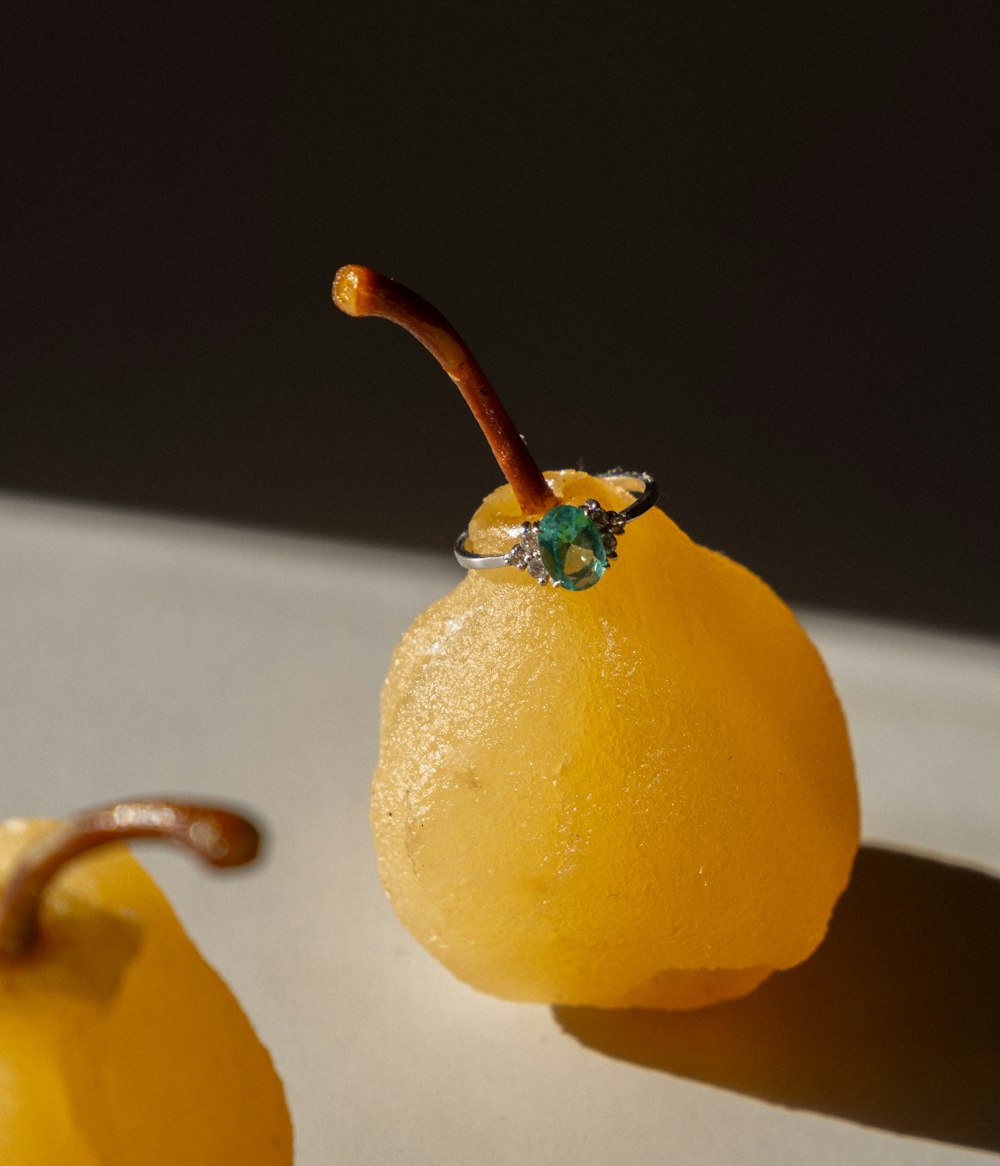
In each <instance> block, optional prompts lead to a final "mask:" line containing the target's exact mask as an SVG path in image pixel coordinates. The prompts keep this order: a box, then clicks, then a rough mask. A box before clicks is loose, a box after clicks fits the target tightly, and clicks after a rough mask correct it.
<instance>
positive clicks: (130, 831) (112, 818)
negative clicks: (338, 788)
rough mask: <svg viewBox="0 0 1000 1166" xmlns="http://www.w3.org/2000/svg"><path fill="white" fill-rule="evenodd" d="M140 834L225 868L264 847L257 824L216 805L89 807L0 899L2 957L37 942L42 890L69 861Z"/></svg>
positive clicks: (40, 849)
mask: <svg viewBox="0 0 1000 1166" xmlns="http://www.w3.org/2000/svg"><path fill="white" fill-rule="evenodd" d="M140 838H150V839H157V840H159V841H165V842H172V843H174V844H175V845H178V846H183V847H184V848H185V849H186V850H189V851H190V852H191V853H192V854H194V855H196V856H197V857H198V858H200V859H201V860H202V861H203V862H206V863H207V864H208V865H209V866H213V867H220V868H221V867H231V866H243V865H245V864H246V863H248V862H252V861H253V860H254V859H255V858H256V857H257V854H258V852H259V850H260V831H259V830H258V829H257V827H256V826H255V825H254V824H253V823H252V822H251V821H250V820H249V819H247V818H244V817H243V816H242V815H241V814H237V813H234V812H232V811H231V810H223V809H220V808H219V807H217V806H200V805H185V804H182V803H178V802H168V801H160V800H150V801H137V802H117V803H115V804H114V805H110V806H100V807H98V808H97V809H93V810H87V811H85V812H84V813H82V814H80V815H78V816H77V817H76V818H74V819H73V820H72V821H70V822H67V823H66V825H65V826H63V827H62V828H61V829H58V830H56V831H55V832H54V833H52V834H50V835H49V836H48V837H46V838H44V839H42V841H41V842H39V843H38V844H37V845H36V846H33V847H31V848H30V849H29V850H28V852H27V853H26V854H24V855H23V856H22V858H21V861H20V862H19V863H18V865H17V867H16V868H15V870H14V872H13V874H12V875H11V877H10V879H9V881H8V883H7V886H6V888H5V890H4V894H3V898H2V899H0V959H16V958H17V957H19V956H23V955H26V954H28V953H29V952H30V951H31V950H32V949H33V948H34V947H35V945H36V944H37V942H38V912H39V908H40V905H41V900H42V895H43V893H44V891H45V889H46V887H47V886H48V885H49V883H50V882H51V881H52V879H53V878H55V876H56V875H57V874H58V873H59V872H60V871H61V870H62V868H63V867H64V866H65V865H66V864H67V863H69V862H72V860H73V859H75V858H77V857H78V856H79V855H81V854H85V853H86V852H87V851H88V850H94V849H96V848H97V847H99V846H106V845H107V844H108V843H110V842H127V841H130V840H133V839H140Z"/></svg>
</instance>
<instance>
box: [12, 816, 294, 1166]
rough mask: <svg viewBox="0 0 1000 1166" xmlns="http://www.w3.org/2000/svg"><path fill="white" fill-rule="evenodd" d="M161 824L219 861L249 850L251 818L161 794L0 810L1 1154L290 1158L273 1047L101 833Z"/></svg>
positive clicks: (67, 1161)
mask: <svg viewBox="0 0 1000 1166" xmlns="http://www.w3.org/2000/svg"><path fill="white" fill-rule="evenodd" d="M116 817H117V825H116ZM81 821H84V822H85V826H84V827H83V828H82V829H81V827H80V822H81ZM143 827H145V832H143ZM168 830H169V831H170V832H172V836H173V837H174V838H175V839H176V840H179V841H182V842H184V843H185V844H186V845H189V846H192V847H193V848H194V849H198V850H200V852H201V854H202V857H204V858H206V859H208V860H209V861H211V862H213V864H215V865H236V864H239V863H242V862H245V861H248V860H249V858H251V857H252V855H253V853H255V852H256V831H255V830H254V829H253V827H252V826H251V825H250V823H249V822H246V821H245V819H242V818H239V817H238V816H236V815H231V814H229V813H227V812H222V811H214V810H202V809H200V808H194V807H180V806H176V805H173V804H171V803H165V802H156V803H154V804H148V803H147V804H141V805H139V806H136V805H135V804H130V803H124V804H119V805H118V806H115V807H108V808H107V809H106V810H102V811H99V812H95V813H93V814H89V815H86V816H85V818H84V819H81V820H78V821H77V822H76V823H72V824H69V825H68V824H67V823H59V822H50V821H41V820H31V821H28V820H23V819H13V820H9V821H7V822H4V823H2V824H0V886H3V887H4V888H5V889H6V893H5V897H4V900H3V905H2V907H0V1076H2V1078H3V1089H2V1090H0V1161H2V1162H3V1163H4V1166H53V1164H55V1163H58V1164H59V1166H124V1164H126V1163H129V1164H132V1163H134V1164H135V1166H160V1164H162V1166H177V1164H178V1163H184V1166H200V1164H204V1166H209V1163H219V1162H240V1163H246V1164H247V1166H251V1164H253V1166H283V1164H289V1163H291V1161H292V1132H291V1123H290V1121H289V1117H288V1108H287V1105H286V1103H285V1097H284V1092H283V1089H282V1086H281V1082H280V1080H279V1078H278V1076H277V1074H276V1072H275V1070H274V1066H273V1065H272V1063H271V1058H270V1056H269V1055H268V1053H267V1050H266V1049H265V1048H264V1046H263V1045H262V1044H261V1043H260V1040H259V1039H258V1037H257V1036H256V1034H255V1033H254V1031H253V1028H252V1027H251V1025H250V1022H249V1021H248V1019H247V1017H246V1015H245V1014H244V1012H243V1010H242V1009H241V1008H240V1006H239V1004H238V1003H237V1001H236V999H235V998H234V996H233V994H232V993H231V992H230V990H229V989H228V987H227V986H226V985H225V983H224V982H223V981H222V980H221V979H220V977H219V976H218V974H217V973H216V972H215V971H214V970H213V969H212V968H211V967H209V965H208V964H207V963H206V962H205V961H204V959H203V958H202V957H201V955H200V954H199V952H198V950H197V949H196V947H195V946H194V944H193V943H192V942H191V940H190V939H189V938H188V936H187V935H186V933H185V932H184V930H183V928H182V927H181V925H180V923H179V921H178V919H177V917H176V915H175V914H174V912H173V910H172V909H171V907H170V904H169V903H168V902H167V900H166V898H165V897H164V895H163V894H162V892H161V891H160V890H159V889H158V887H157V886H156V884H155V883H154V882H153V880H152V879H151V878H150V877H149V875H148V874H147V873H146V872H145V871H144V870H143V869H142V867H141V866H140V865H139V864H138V863H137V862H136V860H135V859H134V858H133V857H132V856H131V854H130V853H129V851H128V849H127V848H126V847H125V846H124V845H121V844H113V845H103V844H102V843H104V842H107V841H108V840H109V839H110V838H114V837H130V836H144V837H149V836H153V835H154V834H157V833H158V834H160V835H163V834H165V833H166V832H167V831H168ZM99 834H100V835H102V838H101V839H100V840H98V838H97V835H99ZM81 839H83V842H82V843H81ZM95 845H101V849H99V850H97V849H95V850H94V851H93V853H89V854H86V855H83V856H82V857H76V856H77V855H78V854H82V851H83V850H87V849H90V848H91V847H93V846H95ZM64 868H65V869H64ZM42 891H44V892H45V894H44V899H40V896H41V893H42Z"/></svg>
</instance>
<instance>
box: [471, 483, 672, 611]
mask: <svg viewBox="0 0 1000 1166" xmlns="http://www.w3.org/2000/svg"><path fill="white" fill-rule="evenodd" d="M593 476H594V477H596V478H632V479H634V480H635V481H637V482H642V489H641V490H630V491H629V493H631V494H632V495H634V497H635V501H634V502H632V503H630V504H629V505H628V506H626V507H625V509H624V510H605V509H604V508H603V507H602V506H601V505H600V503H599V502H598V501H597V500H596V499H594V498H588V499H587V501H586V502H584V503H583V505H582V506H569V505H559V506H554V507H553V508H552V509H551V510H549V511H548V512H547V513H546V514H544V515H542V517H541V518H540V519H539V520H538V522H525V523H523V524H522V525H521V529H520V533H519V536H518V539H517V541H516V542H515V543H514V545H513V546H512V547H511V548H510V550H509V551H507V552H506V553H505V554H502V555H478V554H476V552H475V551H470V550H469V548H468V547H467V546H466V543H467V541H468V538H469V531H468V529H466V530H463V531H462V533H461V534H460V535H459V536H458V538H457V539H456V540H455V558H456V559H457V560H458V562H459V564H460V565H461V566H463V567H467V568H468V569H469V570H472V571H484V570H490V569H492V568H495V567H518V568H520V569H521V570H522V571H527V572H528V573H529V574H530V575H531V576H532V577H533V578H534V579H537V580H538V582H539V583H541V584H543V585H544V584H545V583H551V584H552V586H554V587H566V588H567V589H568V590H570V591H583V590H585V589H586V588H588V587H592V586H593V585H594V584H595V583H596V582H597V581H598V580H599V579H600V578H601V575H602V574H603V573H604V571H605V570H606V569H607V567H608V566H609V565H610V562H611V560H613V559H615V558H617V545H618V536H619V535H620V534H621V533H622V532H623V531H624V529H625V527H626V526H627V525H628V523H630V522H633V521H634V520H635V519H637V518H639V517H640V515H643V514H645V513H646V511H647V510H649V509H650V508H651V507H652V506H654V505H655V503H656V499H657V498H658V496H659V490H658V489H657V486H656V482H655V481H654V480H653V478H652V477H651V476H650V475H649V474H646V473H631V472H629V471H626V470H620V469H615V470H607V471H606V472H605V473H603V474H594V475H593ZM572 512H576V513H575V514H574V513H572ZM568 556H569V557H570V558H571V562H570V565H569V567H567V558H568Z"/></svg>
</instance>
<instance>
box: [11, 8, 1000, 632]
mask: <svg viewBox="0 0 1000 1166" xmlns="http://www.w3.org/2000/svg"><path fill="white" fill-rule="evenodd" d="M5 19H6V21H7V22H8V34H7V36H6V37H5V40H6V43H7V49H6V52H7V53H8V54H9V61H8V64H7V66H6V67H5V69H4V77H5V80H6V88H7V90H8V101H7V108H6V113H5V115H4V125H3V131H2V133H3V137H2V145H3V157H4V179H3V187H4V190H5V193H4V196H3V198H4V202H5V204H6V209H5V211H4V225H3V230H2V235H3V238H4V245H5V253H6V254H5V257H4V260H3V266H2V281H3V286H4V289H5V297H4V299H5V303H4V311H3V314H2V318H3V336H2V352H3V356H2V360H3V369H2V384H3V421H2V428H0V489H4V490H7V491H14V492H18V493H26V494H32V495H42V496H51V497H72V498H79V499H84V500H89V501H96V502H101V503H113V504H116V505H123V506H127V507H130V508H142V509H149V510H154V511H161V512H172V513H178V514H184V515H199V516H204V517H208V518H213V519H224V520H227V521H236V522H239V523H245V524H252V525H255V526H267V527H279V528H285V529H292V530H298V531H308V532H316V533H320V534H332V535H344V536H349V537H351V538H364V539H370V540H379V541H381V540H393V541H397V542H400V543H407V544H411V545H414V546H421V547H424V548H427V549H431V550H437V551H439V552H440V553H441V554H442V555H447V554H448V553H449V547H450V544H451V541H452V539H453V538H454V535H455V534H456V533H457V531H458V529H460V528H461V526H463V525H464V523H465V521H466V520H467V518H468V516H469V514H470V513H471V510H472V509H473V507H474V505H475V504H476V503H477V502H478V500H479V498H480V497H482V495H483V494H484V493H486V492H487V491H488V490H489V489H490V488H492V486H493V485H494V484H495V483H496V481H497V478H498V474H497V471H496V468H495V466H494V465H493V464H492V463H491V460H490V455H489V452H488V449H487V447H486V445H485V442H484V441H483V440H482V439H481V437H480V436H479V434H478V431H477V430H476V428H475V425H474V423H473V421H472V420H471V418H470V417H469V416H468V415H467V414H466V412H465V407H464V405H462V403H461V401H460V399H459V397H458V395H457V393H456V392H455V391H454V389H453V388H452V387H451V385H450V384H449V383H448V381H447V379H446V378H445V377H444V375H443V374H442V373H440V372H439V371H438V370H437V369H436V368H435V367H434V366H433V364H432V363H431V361H430V359H429V358H428V357H427V356H426V354H425V353H424V352H423V351H422V350H421V349H420V348H419V347H418V346H417V345H416V344H415V343H414V342H413V341H412V340H410V339H409V338H408V337H407V336H405V335H404V334H403V333H402V332H399V331H398V330H395V329H393V328H392V327H391V326H390V325H388V324H385V323H382V322H379V321H365V322H352V321H349V320H347V319H346V318H345V317H342V316H340V315H339V314H338V313H336V312H335V310H334V309H333V308H332V306H331V304H330V301H329V286H330V282H331V279H332V276H333V273H334V271H335V270H336V268H337V267H338V266H339V265H340V264H341V263H344V262H362V263H368V264H370V265H372V266H375V267H378V268H380V269H382V270H384V271H385V272H387V273H388V274H391V275H393V276H395V277H397V278H399V279H401V280H403V281H404V282H407V283H409V284H410V285H411V286H414V287H415V288H416V289H417V290H419V291H420V292H422V293H423V294H424V295H425V296H426V297H427V298H429V299H431V300H432V301H433V302H435V303H436V304H437V305H438V306H439V307H440V308H441V309H442V310H443V311H444V312H445V313H446V314H447V315H448V316H449V317H450V318H451V319H452V320H453V322H454V323H455V324H456V325H457V326H458V327H459V329H460V330H461V331H462V332H463V333H464V334H465V336H466V339H467V340H468V341H469V342H470V344H471V345H472V347H473V348H474V349H475V350H476V352H477V354H478V356H479V358H480V360H481V361H482V363H483V364H484V365H485V367H486V369H487V370H488V372H489V373H490V374H491V377H492V379H493V380H494V383H495V384H496V385H497V387H498V388H499V390H500V392H501V395H502V396H503V398H504V400H505V402H506V404H507V407H508V409H509V410H510V412H511V414H512V415H513V416H514V418H515V420H516V421H517V422H518V424H519V425H520V426H521V428H522V429H523V430H524V431H525V432H526V434H527V436H528V439H529V442H530V444H531V447H532V449H533V452H534V453H535V455H536V457H537V458H538V460H539V461H540V462H541V463H542V464H543V465H544V466H546V467H550V468H551V467H557V466H564V465H572V464H576V462H577V461H578V459H584V461H585V463H586V464H587V466H588V467H589V468H593V469H596V470H600V469H604V468H607V467H608V466H610V465H616V464H625V465H626V466H628V467H635V468H647V469H649V470H650V471H652V472H653V473H655V474H656V475H657V477H658V478H659V480H660V483H661V487H662V491H663V494H664V495H665V506H666V508H667V509H668V510H669V511H670V513H671V514H672V515H673V516H674V517H675V518H676V519H677V520H678V521H679V522H680V524H681V525H682V526H684V527H685V529H687V530H688V532H689V533H690V534H692V536H693V537H695V538H696V539H697V540H698V541H700V542H704V543H707V544H709V545H711V546H714V547H717V548H719V549H722V550H725V551H726V552H727V553H729V554H731V555H732V556H733V557H735V558H738V559H740V560H742V561H744V562H746V563H747V564H748V565H749V566H751V567H753V568H754V569H755V570H757V571H758V572H759V573H761V574H763V575H764V576H765V578H767V579H768V580H769V581H770V582H771V583H772V584H773V585H774V586H775V587H776V588H777V589H778V590H779V591H780V592H781V593H783V594H784V595H785V597H786V598H788V599H790V600H792V601H796V602H807V603H810V604H825V605H831V606H835V607H839V608H843V609H846V610H854V611H863V612H869V613H873V614H877V615H881V616H889V617H893V618H899V619H907V620H917V621H922V622H925V623H930V624H937V625H942V626H948V627H953V628H959V629H965V630H969V631H984V632H987V633H990V634H994V635H997V634H1000V608H998V605H997V603H996V597H997V594H998V584H1000V549H998V548H1000V539H998V537H997V514H998V510H1000V505H998V504H1000V473H998V469H997V430H998V425H997V421H998V416H1000V413H998V410H997V407H996V404H995V400H996V391H997V390H996V386H997V383H998V374H1000V345H998V339H997V337H998V307H1000V304H998V300H1000V294H998V287H1000V283H998V276H1000V264H998V260H1000V232H998V211H997V196H998V192H1000V183H998V181H997V180H998V165H997V132H996V127H997V117H996V115H997V113H998V112H1000V102H998V101H997V97H998V92H997V81H996V78H997V74H998V64H997V61H998V57H997V48H996V46H997V43H998V40H1000V36H998V34H1000V8H998V6H996V5H993V4H987V3H982V4H974V5H969V4H963V3H957V4H942V3H937V4H930V3H913V2H908V3H903V2H902V0H900V2H898V3H884V2H880V0H863V2H856V3H854V2H852V3H838V2H835V0H830V2H828V3H819V2H816V3H806V2H802V0H797V2H795V3H788V4H780V5H779V4H763V5H759V4H746V3H739V4H722V3H708V4H705V3H699V4H695V3H683V4H667V5H665V6H663V7H660V6H654V5H650V4H643V5H629V4H626V5H624V6H616V7H613V6H610V5H602V6H598V5H596V4H583V5H580V4H576V5H569V4H567V5H547V4H541V5H532V6H530V7H528V6H526V7H525V8H524V9H518V8H517V7H516V6H515V7H511V6H507V5H505V6H503V7H500V6H491V7H485V8H479V7H476V6H472V5H469V4H468V3H455V4H443V3H433V2H431V3H429V4H427V5H403V4H401V3H399V2H398V0H394V2H393V3H389V4H380V5H377V6H376V5H366V4H352V5H345V4H335V3H329V4H316V5H305V4H301V3H290V4H277V3H264V2H262V0H244V2H242V3H239V4H236V3H233V2H231V0H220V2H219V3H217V4H215V5H202V6H198V7H195V6H191V5H184V4H163V5H155V6H154V5H151V4H148V5H144V4H135V3H128V4H126V3H122V2H120V0H111V2H105V0H102V2H101V3H100V4H96V5H75V6H72V7H70V6H61V7H60V6H57V7H50V8H43V7H42V6H33V7H32V8H31V9H28V8H27V7H24V8H20V9H19V8H18V7H17V6H16V5H14V6H11V7H9V8H8V10H7V15H6V17H5ZM11 31H12V32H13V35H12V36H11V35H10V32H11Z"/></svg>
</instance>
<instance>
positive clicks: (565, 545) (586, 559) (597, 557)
mask: <svg viewBox="0 0 1000 1166" xmlns="http://www.w3.org/2000/svg"><path fill="white" fill-rule="evenodd" d="M538 549H539V551H540V552H541V555H542V562H543V563H544V564H545V569H546V571H548V573H549V575H550V576H551V578H553V579H554V580H555V581H556V582H557V583H561V584H562V585H563V587H565V588H566V589H567V590H568V591H585V590H586V589H587V588H588V587H593V586H594V584H595V583H596V582H597V581H598V579H600V577H601V576H602V575H603V574H604V568H605V567H607V565H608V556H607V555H606V554H605V551H604V543H603V542H601V536H600V533H599V531H598V529H597V527H596V526H595V525H594V524H593V522H591V520H590V519H589V518H588V517H587V516H586V514H584V512H583V511H582V510H581V509H580V508H579V507H578V506H553V507H552V509H551V510H550V511H549V512H548V513H547V514H543V515H542V517H541V519H539V522H538Z"/></svg>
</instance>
